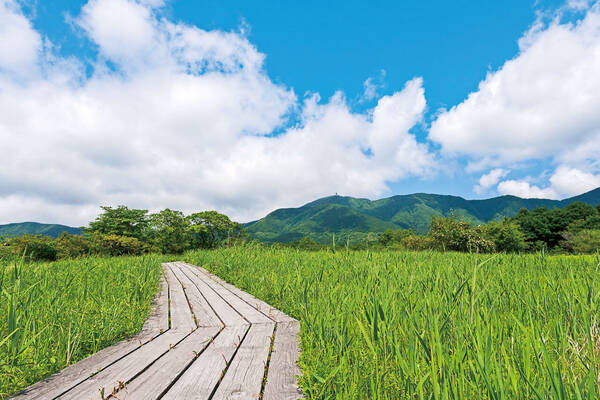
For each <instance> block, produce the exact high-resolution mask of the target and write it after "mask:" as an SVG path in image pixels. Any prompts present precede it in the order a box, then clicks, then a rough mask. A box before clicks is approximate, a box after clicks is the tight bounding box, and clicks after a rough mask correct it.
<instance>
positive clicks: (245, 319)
mask: <svg viewBox="0 0 600 400" xmlns="http://www.w3.org/2000/svg"><path fill="white" fill-rule="evenodd" d="M188 269H191V268H189V267H188ZM192 273H193V274H194V275H196V276H197V277H198V278H200V276H198V274H196V273H195V272H192ZM200 279H202V278H200ZM208 279H210V280H211V281H212V282H214V283H216V284H219V283H218V282H217V281H215V280H214V279H211V278H208ZM204 283H206V282H204ZM206 286H208V287H209V289H210V290H212V291H213V292H215V294H216V295H217V296H219V297H220V298H221V299H222V300H223V301H224V302H225V303H226V304H227V305H228V306H229V307H231V308H232V309H233V310H234V311H235V312H236V313H238V314H239V316H240V317H242V318H243V319H244V321H246V322H247V323H249V324H250V325H252V323H251V322H250V321H248V319H247V318H246V317H244V316H243V315H242V313H240V312H239V311H238V310H237V309H236V308H235V307H234V306H232V305H231V303H229V302H228V301H227V300H225V298H224V297H223V296H221V294H220V293H219V292H217V291H216V290H215V289H214V288H212V287H211V286H210V285H209V284H206ZM220 286H222V287H223V288H225V287H224V286H223V285H220ZM225 289H227V288H225ZM227 290H229V289H227ZM236 297H237V296H236ZM252 308H254V307H252Z"/></svg>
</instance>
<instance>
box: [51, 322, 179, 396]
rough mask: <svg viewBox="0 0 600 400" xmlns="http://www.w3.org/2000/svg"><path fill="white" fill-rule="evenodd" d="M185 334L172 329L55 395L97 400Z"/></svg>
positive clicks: (151, 361)
mask: <svg viewBox="0 0 600 400" xmlns="http://www.w3.org/2000/svg"><path fill="white" fill-rule="evenodd" d="M188 335H189V333H185V332H183V331H178V330H172V329H170V330H169V331H168V332H166V333H164V334H162V335H160V336H159V337H157V338H156V339H154V340H152V341H151V342H148V343H147V344H145V345H144V346H142V347H141V348H140V349H139V350H138V351H135V352H133V353H131V354H129V355H128V356H127V357H125V358H122V359H120V360H119V361H117V362H116V363H114V364H112V365H110V366H109V367H107V368H105V369H103V370H102V371H100V372H99V373H97V374H96V375H94V376H92V377H90V378H89V379H87V380H85V381H84V382H82V383H80V384H79V385H77V386H75V387H74V388H72V389H70V390H69V391H68V392H67V393H65V394H63V395H62V396H60V397H59V398H60V399H61V400H99V399H102V394H104V397H105V398H106V397H108V395H110V394H111V393H112V392H113V391H116V390H118V389H119V388H120V387H122V386H123V385H124V384H125V383H127V382H129V381H131V380H132V379H133V378H134V377H135V376H136V375H138V374H140V373H141V372H143V371H144V370H145V369H146V368H147V367H148V366H150V365H151V364H152V363H153V362H155V361H156V360H157V359H158V358H159V357H161V356H162V355H164V354H165V353H167V352H168V351H169V350H170V349H171V348H173V347H174V346H176V345H177V343H179V342H180V341H181V340H182V339H184V338H185V337H186V336H188Z"/></svg>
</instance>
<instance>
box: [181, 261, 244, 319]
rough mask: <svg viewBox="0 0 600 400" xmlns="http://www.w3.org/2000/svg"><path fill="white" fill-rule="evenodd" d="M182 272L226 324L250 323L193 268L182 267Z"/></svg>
mask: <svg viewBox="0 0 600 400" xmlns="http://www.w3.org/2000/svg"><path fill="white" fill-rule="evenodd" d="M182 272H183V274H184V275H185V276H187V277H188V278H189V279H190V280H191V281H192V282H194V284H195V285H196V287H197V288H198V290H200V292H202V294H203V295H204V297H205V298H206V300H207V301H208V303H209V304H210V305H211V306H212V308H213V309H214V310H215V312H216V314H217V315H218V316H219V318H220V319H221V321H222V322H223V324H224V325H225V326H229V325H245V324H248V321H246V320H245V319H244V318H242V316H241V315H240V313H238V312H237V311H236V310H234V309H233V308H232V307H231V306H230V305H229V304H227V302H226V301H225V300H223V299H222V298H221V296H219V295H218V294H217V292H215V291H214V290H213V289H212V288H211V287H210V286H209V285H207V284H206V282H204V281H203V280H202V279H200V278H198V276H197V275H195V274H194V273H193V272H192V271H191V270H189V269H188V268H184V269H182Z"/></svg>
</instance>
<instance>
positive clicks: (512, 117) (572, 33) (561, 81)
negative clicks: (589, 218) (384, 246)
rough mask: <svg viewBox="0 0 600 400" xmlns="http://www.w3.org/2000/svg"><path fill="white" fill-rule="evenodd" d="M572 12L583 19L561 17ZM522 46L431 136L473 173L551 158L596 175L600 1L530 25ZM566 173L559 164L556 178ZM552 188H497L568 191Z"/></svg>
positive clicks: (572, 5) (575, 4)
mask: <svg viewBox="0 0 600 400" xmlns="http://www.w3.org/2000/svg"><path fill="white" fill-rule="evenodd" d="M569 10H574V11H578V12H583V16H582V17H581V18H580V19H579V20H577V21H575V22H564V21H563V19H562V17H563V13H564V12H566V11H569ZM519 48H520V51H519V54H518V55H517V56H516V57H515V58H513V59H511V60H508V61H507V62H506V63H504V65H503V66H502V67H501V68H500V69H498V70H497V71H492V72H490V73H488V75H487V77H486V78H485V80H483V81H482V82H480V84H479V87H478V90H477V91H475V92H473V93H471V94H470V95H469V96H468V98H467V99H466V100H465V101H463V102H462V103H460V104H458V105H457V106H454V107H452V108H451V109H449V110H445V111H442V112H440V113H439V115H438V117H437V119H436V120H435V121H433V123H432V125H431V129H430V132H429V139H431V140H433V141H435V142H437V143H440V144H441V146H442V151H443V152H444V153H445V154H446V155H449V156H456V155H459V156H467V157H468V159H470V162H469V164H468V166H467V170H468V171H470V172H474V171H480V170H483V169H485V168H489V167H490V166H491V167H501V166H506V165H510V164H511V163H514V162H520V161H525V160H551V162H552V163H554V164H555V165H563V166H564V168H567V167H568V168H570V170H571V171H575V170H581V171H582V173H585V174H588V175H590V174H592V175H593V174H594V173H596V172H598V171H599V170H600V165H599V161H598V154H600V113H598V109H600V74H598V71H600V3H598V2H589V1H570V2H568V3H567V4H566V5H565V6H564V7H563V8H561V9H559V10H558V11H557V12H556V13H555V14H554V15H553V17H552V18H550V22H548V23H545V22H544V21H543V20H538V21H537V22H536V23H534V24H533V25H532V27H531V29H530V30H529V31H528V32H526V33H525V35H524V36H523V37H522V38H521V39H520V40H519ZM563 172H564V169H560V168H558V169H557V170H556V171H555V174H554V175H553V176H560V175H561V174H562V173H563ZM556 179H558V178H556ZM554 185H555V184H553V183H551V184H550V185H549V187H548V188H547V189H540V188H539V187H537V186H535V185H533V186H531V185H529V184H528V183H527V182H524V181H505V182H504V183H503V184H502V186H501V187H499V190H501V191H504V192H505V193H511V194H516V193H526V194H530V195H531V196H534V197H539V196H542V195H552V196H554V197H556V196H558V195H562V194H567V192H572V190H570V191H567V190H563V189H559V188H558V187H556V188H555V187H554ZM573 187H577V188H578V189H577V190H580V189H581V190H582V189H584V188H588V187H589V186H588V185H575V184H574V186H573Z"/></svg>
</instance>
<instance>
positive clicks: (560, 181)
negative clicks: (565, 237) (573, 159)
mask: <svg viewBox="0 0 600 400" xmlns="http://www.w3.org/2000/svg"><path fill="white" fill-rule="evenodd" d="M598 187H600V174H597V175H595V174H593V173H589V172H585V171H581V170H579V169H576V168H572V167H569V166H566V165H561V166H559V167H558V168H557V169H556V171H554V173H553V174H552V176H551V177H550V184H549V185H548V186H547V187H545V188H540V187H539V186H536V185H532V184H530V182H528V181H527V180H506V181H503V182H500V183H499V184H498V191H499V192H500V193H502V194H511V195H514V196H519V197H525V198H547V199H559V198H565V197H571V196H576V195H578V194H581V193H585V192H588V191H590V190H593V189H596V188H598Z"/></svg>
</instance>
